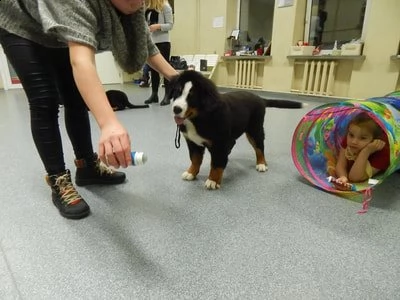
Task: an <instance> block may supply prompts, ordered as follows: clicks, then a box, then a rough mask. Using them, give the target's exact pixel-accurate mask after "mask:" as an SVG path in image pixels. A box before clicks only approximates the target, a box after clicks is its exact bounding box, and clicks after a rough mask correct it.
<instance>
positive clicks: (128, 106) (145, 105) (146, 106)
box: [126, 102, 150, 108]
mask: <svg viewBox="0 0 400 300" xmlns="http://www.w3.org/2000/svg"><path fill="white" fill-rule="evenodd" d="M126 107H127V108H148V107H150V106H149V105H148V104H141V105H136V104H132V103H130V102H127V103H126Z"/></svg>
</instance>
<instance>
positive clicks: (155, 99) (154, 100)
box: [144, 94, 158, 104]
mask: <svg viewBox="0 0 400 300" xmlns="http://www.w3.org/2000/svg"><path fill="white" fill-rule="evenodd" d="M151 103H158V95H157V94H151V96H150V98H149V99H147V100H146V101H144V104H151Z"/></svg>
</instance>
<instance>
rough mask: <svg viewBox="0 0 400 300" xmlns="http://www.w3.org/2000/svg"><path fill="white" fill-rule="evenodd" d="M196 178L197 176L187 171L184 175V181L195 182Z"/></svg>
mask: <svg viewBox="0 0 400 300" xmlns="http://www.w3.org/2000/svg"><path fill="white" fill-rule="evenodd" d="M195 178H196V176H194V175H193V174H191V173H189V172H188V171H185V172H183V173H182V179H183V180H189V181H191V180H194V179H195Z"/></svg>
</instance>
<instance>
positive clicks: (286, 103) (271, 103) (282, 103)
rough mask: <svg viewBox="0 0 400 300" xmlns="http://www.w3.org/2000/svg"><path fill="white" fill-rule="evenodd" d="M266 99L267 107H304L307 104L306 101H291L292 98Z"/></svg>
mask: <svg viewBox="0 0 400 300" xmlns="http://www.w3.org/2000/svg"><path fill="white" fill-rule="evenodd" d="M263 99H264V98H263ZM264 101H265V107H276V108H302V107H304V106H306V105H307V104H306V103H302V102H297V101H291V100H278V99H264Z"/></svg>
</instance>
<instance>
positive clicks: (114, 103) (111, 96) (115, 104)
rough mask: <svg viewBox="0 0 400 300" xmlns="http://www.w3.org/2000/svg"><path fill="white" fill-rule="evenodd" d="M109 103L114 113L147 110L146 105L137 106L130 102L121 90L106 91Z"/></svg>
mask: <svg viewBox="0 0 400 300" xmlns="http://www.w3.org/2000/svg"><path fill="white" fill-rule="evenodd" d="M106 95H107V98H108V102H110V105H111V107H112V109H113V110H114V111H117V110H124V109H125V108H147V107H149V106H148V105H147V104H146V105H135V104H132V103H130V102H129V100H128V96H127V95H126V94H125V93H124V92H123V91H119V90H108V91H106Z"/></svg>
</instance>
